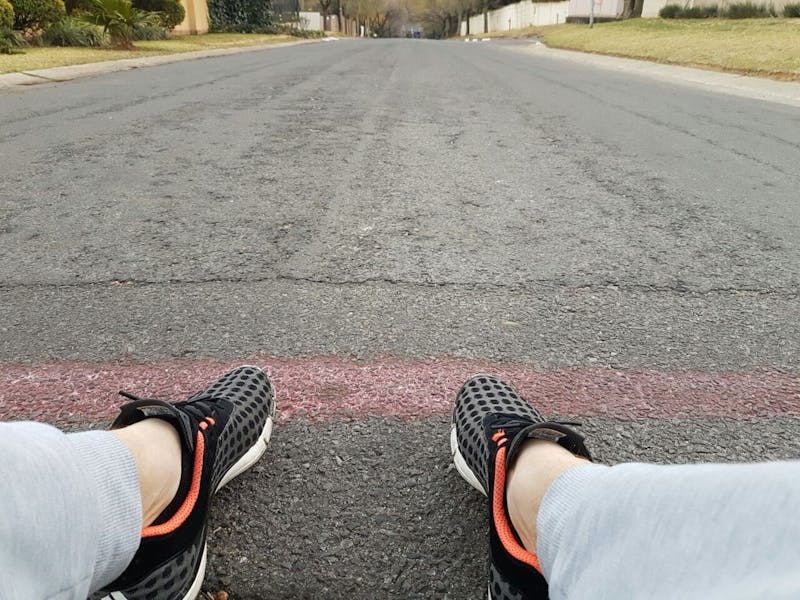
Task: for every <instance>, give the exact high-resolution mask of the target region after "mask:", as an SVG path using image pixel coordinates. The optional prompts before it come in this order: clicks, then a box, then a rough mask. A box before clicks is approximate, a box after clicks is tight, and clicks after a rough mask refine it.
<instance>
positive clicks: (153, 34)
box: [133, 25, 169, 41]
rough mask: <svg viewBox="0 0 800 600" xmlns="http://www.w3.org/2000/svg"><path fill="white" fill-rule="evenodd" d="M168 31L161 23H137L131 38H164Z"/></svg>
mask: <svg viewBox="0 0 800 600" xmlns="http://www.w3.org/2000/svg"><path fill="white" fill-rule="evenodd" d="M168 37H169V32H168V31H167V30H166V29H164V28H163V27H161V25H137V26H136V27H134V28H133V39H135V40H147V41H152V40H166V39H167V38H168Z"/></svg>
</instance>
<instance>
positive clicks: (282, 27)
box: [264, 23, 325, 39]
mask: <svg viewBox="0 0 800 600" xmlns="http://www.w3.org/2000/svg"><path fill="white" fill-rule="evenodd" d="M264 33H276V34H282V35H291V36H293V37H297V38H311V39H313V38H323V37H325V32H324V31H313V30H309V29H300V28H299V27H295V26H294V25H293V24H292V23H276V24H274V25H272V26H270V27H268V28H267V29H265V30H264Z"/></svg>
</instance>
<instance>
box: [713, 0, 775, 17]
mask: <svg viewBox="0 0 800 600" xmlns="http://www.w3.org/2000/svg"><path fill="white" fill-rule="evenodd" d="M773 12H774V9H773ZM724 16H726V17H728V18H729V19H753V18H757V17H769V16H770V8H769V7H767V6H765V5H764V4H755V3H753V2H735V3H733V4H729V5H728V8H727V9H726V10H725V13H724Z"/></svg>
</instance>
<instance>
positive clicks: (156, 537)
mask: <svg viewBox="0 0 800 600" xmlns="http://www.w3.org/2000/svg"><path fill="white" fill-rule="evenodd" d="M121 393H122V392H121ZM123 395H124V396H126V397H127V398H130V399H131V400H133V401H132V402H130V403H128V404H125V405H123V406H122V409H121V412H120V415H119V416H118V417H117V419H116V420H115V421H114V423H113V424H112V425H111V427H112V429H116V428H119V427H125V426H127V425H131V424H133V423H136V422H138V421H141V420H143V419H147V418H158V419H164V420H165V421H168V422H169V423H171V424H172V425H174V426H175V428H176V429H177V430H178V434H179V437H180V439H181V444H182V446H183V476H182V479H181V484H180V486H179V489H178V494H177V495H176V496H175V500H173V502H172V504H171V505H170V506H168V507H167V509H166V510H165V511H164V512H162V513H161V515H160V516H159V517H158V518H157V519H156V521H155V522H154V524H153V525H151V526H149V527H146V528H145V529H143V530H142V541H141V545H140V546H139V549H138V550H137V552H136V555H135V556H134V558H133V561H132V562H131V563H130V565H129V566H128V568H127V569H126V570H125V572H124V573H122V575H120V576H119V577H118V578H117V579H116V580H115V581H114V582H112V583H111V584H110V585H108V586H106V589H104V590H103V591H101V592H99V593H98V594H97V595H95V596H94V597H95V598H97V597H102V598H103V599H104V600H126V599H127V600H150V599H158V600H191V599H193V598H195V597H196V596H197V595H198V594H199V593H200V588H201V586H202V583H203V576H204V574H205V565H206V531H207V516H208V506H209V501H210V500H211V496H212V495H213V494H214V493H215V492H216V491H217V490H219V489H220V488H221V487H222V486H223V485H225V484H226V483H228V482H229V481H230V480H231V479H233V478H234V477H236V476H237V475H239V474H240V473H242V472H244V471H246V470H247V469H249V468H250V467H251V466H252V465H253V464H255V462H256V461H257V460H258V459H259V458H260V457H261V455H262V454H263V453H264V451H265V450H266V447H267V442H269V438H270V435H271V433H272V422H273V419H274V417H275V393H274V389H273V387H272V383H271V382H270V380H269V378H268V377H267V375H266V373H264V371H262V370H261V369H259V368H258V367H250V366H243V367H239V368H237V369H234V370H233V371H231V372H230V373H228V374H226V375H224V376H223V377H221V378H220V379H219V380H217V381H216V382H214V383H213V384H212V385H211V386H210V387H209V388H208V389H206V390H204V391H202V392H199V393H197V394H195V395H193V396H191V397H190V398H189V399H188V400H186V401H184V402H178V403H176V404H169V403H167V402H163V401H161V400H147V399H139V398H136V397H135V396H131V395H130V394H125V393H123Z"/></svg>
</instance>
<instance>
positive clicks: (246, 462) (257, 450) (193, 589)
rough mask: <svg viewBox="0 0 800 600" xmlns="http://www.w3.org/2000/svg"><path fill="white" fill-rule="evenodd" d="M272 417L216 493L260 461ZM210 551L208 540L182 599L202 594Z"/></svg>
mask: <svg viewBox="0 0 800 600" xmlns="http://www.w3.org/2000/svg"><path fill="white" fill-rule="evenodd" d="M273 406H275V400H274V398H273ZM272 423H273V419H272V417H271V416H270V417H267V421H266V423H264V429H262V430H261V434H260V435H259V436H258V440H256V443H255V444H253V445H252V446H251V447H250V449H249V450H248V451H247V452H245V453H244V454H243V455H242V457H241V458H240V459H239V460H237V461H236V462H235V463H233V466H232V467H231V468H230V469H228V472H227V473H225V475H223V477H222V480H221V481H220V482H219V485H217V488H216V489H215V490H214V493H215V494H216V493H217V492H218V491H219V490H221V489H222V488H223V487H224V486H225V485H227V484H228V482H230V481H231V480H232V479H233V478H234V477H237V476H239V475H241V474H242V473H244V472H245V471H247V469H249V468H250V467H252V466H253V465H254V464H256V463H257V462H258V459H259V458H261V457H262V456H263V455H264V452H266V450H267V445H268V444H269V440H270V438H271V437H272ZM207 553H208V542H204V543H203V556H202V558H201V559H200V567H199V568H198V569H197V574H196V575H195V577H194V581H192V585H191V586H190V587H189V591H188V592H187V593H186V595H185V596H183V598H180V600H195V598H197V596H198V595H199V594H200V589H201V588H202V587H203V579H205V576H206V555H207ZM100 600H128V597H127V596H126V595H125V594H123V593H122V592H112V593H111V594H109V595H108V596H103V597H102V598H101V599H100Z"/></svg>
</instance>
